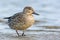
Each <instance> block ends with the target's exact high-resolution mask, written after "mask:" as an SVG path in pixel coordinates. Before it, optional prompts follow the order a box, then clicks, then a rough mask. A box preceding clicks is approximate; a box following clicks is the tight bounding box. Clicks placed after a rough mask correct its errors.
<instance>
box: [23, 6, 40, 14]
mask: <svg viewBox="0 0 60 40" xmlns="http://www.w3.org/2000/svg"><path fill="white" fill-rule="evenodd" d="M23 12H24V13H26V14H28V15H32V14H36V15H39V14H37V13H36V12H35V11H34V9H33V8H32V7H30V6H26V7H25V8H24V9H23Z"/></svg>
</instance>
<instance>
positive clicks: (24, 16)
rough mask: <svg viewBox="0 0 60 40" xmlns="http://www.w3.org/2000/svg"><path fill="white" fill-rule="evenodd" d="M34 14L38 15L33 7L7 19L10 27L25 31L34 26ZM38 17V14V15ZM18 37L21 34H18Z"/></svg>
mask: <svg viewBox="0 0 60 40" xmlns="http://www.w3.org/2000/svg"><path fill="white" fill-rule="evenodd" d="M32 14H36V13H35V12H34V10H33V8H32V7H25V8H24V9H23V11H22V12H19V13H16V14H14V15H13V16H11V17H6V18H5V19H8V25H9V27H10V28H11V29H15V30H16V32H17V30H23V34H22V36H23V35H24V31H25V30H26V29H27V28H29V27H31V26H32V25H33V24H34V17H33V15H32ZM37 15H38V14H37ZM17 34H18V36H19V33H18V32H17Z"/></svg>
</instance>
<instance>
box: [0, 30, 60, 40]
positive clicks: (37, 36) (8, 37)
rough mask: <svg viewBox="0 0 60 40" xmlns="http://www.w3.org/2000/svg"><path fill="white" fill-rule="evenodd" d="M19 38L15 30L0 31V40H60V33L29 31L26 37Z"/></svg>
mask: <svg viewBox="0 0 60 40" xmlns="http://www.w3.org/2000/svg"><path fill="white" fill-rule="evenodd" d="M19 33H20V36H19V37H18V36H17V34H16V32H15V30H11V29H0V40H60V32H47V31H34V30H33V31H32V30H30V31H29V30H27V31H26V32H25V34H26V36H21V33H22V32H21V31H19Z"/></svg>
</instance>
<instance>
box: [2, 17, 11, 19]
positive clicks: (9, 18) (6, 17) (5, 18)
mask: <svg viewBox="0 0 60 40" xmlns="http://www.w3.org/2000/svg"><path fill="white" fill-rule="evenodd" d="M10 18H11V17H5V18H3V19H10Z"/></svg>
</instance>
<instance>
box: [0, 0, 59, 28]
mask: <svg viewBox="0 0 60 40" xmlns="http://www.w3.org/2000/svg"><path fill="white" fill-rule="evenodd" d="M25 6H31V7H33V8H34V9H35V11H36V12H37V13H38V14H40V16H35V15H34V17H35V19H37V20H39V21H46V22H43V23H39V24H37V26H41V25H42V26H46V25H48V26H60V0H0V18H4V17H9V16H11V15H13V14H15V13H17V12H20V11H22V10H23V8H24V7H25ZM0 25H1V24H0ZM1 26H2V27H1ZM1 26H0V28H4V27H3V24H2V25H1Z"/></svg>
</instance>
